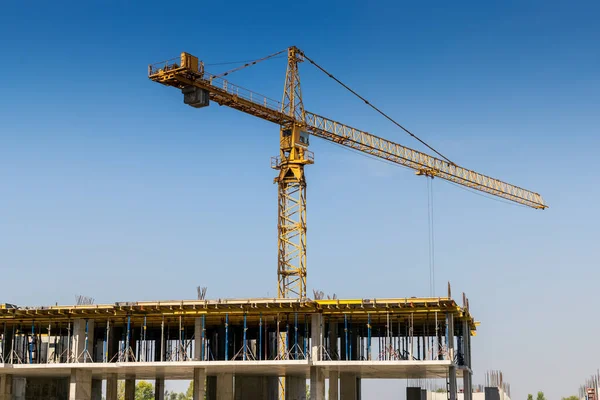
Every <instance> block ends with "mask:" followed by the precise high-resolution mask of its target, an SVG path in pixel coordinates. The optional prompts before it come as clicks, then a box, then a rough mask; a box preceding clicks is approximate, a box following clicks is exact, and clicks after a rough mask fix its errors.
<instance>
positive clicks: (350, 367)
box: [0, 360, 463, 380]
mask: <svg viewBox="0 0 600 400" xmlns="http://www.w3.org/2000/svg"><path fill="white" fill-rule="evenodd" d="M452 365H453V364H452V363H451V362H450V361H445V360H442V361H315V362H310V361H306V360H297V361H296V360H292V361H174V362H164V361H163V362H127V363H71V364H14V365H13V364H3V365H2V366H0V374H7V375H14V376H20V377H70V376H71V370H72V369H73V368H76V369H81V370H85V371H90V370H91V372H92V376H93V378H94V379H106V378H107V377H108V376H109V375H111V374H116V375H117V376H118V378H119V379H125V378H128V377H134V378H135V379H149V380H154V379H156V378H164V379H168V380H171V379H174V380H177V379H193V378H194V369H195V368H202V369H204V370H205V371H206V375H207V376H216V375H219V374H234V375H237V374H241V375H258V376H286V375H293V376H302V377H304V378H306V379H310V367H311V366H316V367H321V368H322V369H323V374H324V376H325V378H328V377H329V371H335V372H337V373H338V374H339V373H352V374H355V375H356V376H357V377H359V378H363V379H378V378H381V379H386V378H388V379H409V378H410V379H417V378H422V379H424V378H445V377H446V376H447V374H448V371H449V369H450V366H452ZM456 374H457V376H459V377H462V375H463V370H462V369H460V368H456Z"/></svg>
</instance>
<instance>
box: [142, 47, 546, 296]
mask: <svg viewBox="0 0 600 400" xmlns="http://www.w3.org/2000/svg"><path fill="white" fill-rule="evenodd" d="M287 53H288V63H287V73H286V80H285V85H284V95H283V101H282V102H279V101H277V100H273V99H270V98H268V97H266V96H263V95H260V94H258V93H256V92H253V91H251V90H248V89H245V88H242V87H240V86H237V85H234V84H232V83H231V82H229V81H228V80H226V79H224V76H226V75H227V74H228V73H224V74H220V75H211V74H209V73H207V72H205V71H204V64H203V63H202V62H199V61H198V58H197V57H195V56H192V55H191V54H189V53H182V54H181V57H180V58H177V59H173V60H168V61H165V62H161V63H158V64H154V65H150V66H149V68H148V76H149V78H150V79H151V80H152V81H155V82H158V83H161V84H163V85H166V86H173V87H176V88H179V89H181V91H182V92H183V94H184V102H185V103H186V104H188V105H190V106H192V107H196V108H201V107H205V106H208V105H209V103H210V101H214V102H216V103H218V104H220V105H224V106H228V107H231V108H234V109H236V110H239V111H242V112H245V113H247V114H250V115H253V116H256V117H259V118H261V119H264V120H267V121H271V122H273V123H275V124H278V125H279V126H280V154H279V156H278V157H274V158H273V159H272V160H271V166H272V167H273V168H274V169H277V170H278V171H279V175H278V176H277V177H276V178H275V182H276V183H277V184H278V189H279V190H278V194H279V203H278V204H279V213H278V230H279V237H278V269H277V272H278V296H279V297H280V298H288V297H299V298H305V297H306V296H307V292H306V179H305V176H304V166H305V165H307V164H312V163H313V162H314V155H313V153H312V152H311V151H310V150H308V146H309V136H315V137H318V138H321V139H325V140H328V141H330V142H333V143H337V144H339V145H342V146H345V147H349V148H352V149H354V150H358V151H360V152H363V153H366V154H369V155H371V156H374V157H378V158H381V159H384V160H387V161H389V162H392V163H395V164H399V165H402V166H404V167H408V168H410V169H412V170H414V171H416V173H417V174H418V175H424V176H426V177H430V178H434V177H438V178H441V179H444V180H447V181H450V182H453V183H455V184H458V185H461V186H465V187H468V188H471V189H474V190H477V191H480V192H484V193H488V194H491V195H494V196H497V197H500V198H503V199H506V200H509V201H511V202H514V203H518V204H521V205H524V206H528V207H532V208H536V209H544V208H546V207H547V205H546V204H545V203H544V200H543V199H542V197H541V196H540V195H539V194H538V193H535V192H532V191H529V190H526V189H523V188H521V187H518V186H515V185H511V184H509V183H506V182H503V181H501V180H498V179H495V178H492V177H489V176H486V175H483V174H480V173H478V172H475V171H472V170H469V169H466V168H463V167H460V166H458V165H456V164H454V163H451V162H449V161H446V160H442V159H440V158H436V157H433V156H430V155H428V154H426V153H423V152H420V151H417V150H414V149H411V148H408V147H406V146H402V145H400V144H398V143H394V142H392V141H390V140H386V139H384V138H381V137H379V136H375V135H373V134H370V133H367V132H365V131H362V130H360V129H356V128H353V127H350V126H348V125H344V124H341V123H339V122H336V121H334V120H331V119H328V118H325V117H323V116H320V115H317V114H314V113H311V112H308V111H306V110H305V109H304V106H303V101H302V92H301V88H300V75H299V72H298V64H299V63H300V62H302V61H304V53H303V52H302V51H301V50H299V49H298V48H296V47H290V48H289V49H288V50H287ZM278 54H281V52H279V53H276V54H274V55H272V56H275V55H278ZM272 56H269V57H272ZM269 57H266V58H265V59H267V58H269ZM252 64H255V63H252ZM247 65H248V64H247ZM237 69H240V68H237ZM237 69H236V70H237Z"/></svg>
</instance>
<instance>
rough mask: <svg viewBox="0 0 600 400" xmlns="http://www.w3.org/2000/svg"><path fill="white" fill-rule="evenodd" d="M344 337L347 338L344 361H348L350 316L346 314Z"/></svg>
mask: <svg viewBox="0 0 600 400" xmlns="http://www.w3.org/2000/svg"><path fill="white" fill-rule="evenodd" d="M344 336H345V338H346V346H345V350H344V353H345V357H344V359H345V360H346V361H348V314H344Z"/></svg>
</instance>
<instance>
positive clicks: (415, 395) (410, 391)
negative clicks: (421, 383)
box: [406, 386, 421, 400]
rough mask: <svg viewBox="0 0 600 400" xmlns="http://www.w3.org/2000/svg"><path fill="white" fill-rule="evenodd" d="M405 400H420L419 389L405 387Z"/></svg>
mask: <svg viewBox="0 0 600 400" xmlns="http://www.w3.org/2000/svg"><path fill="white" fill-rule="evenodd" d="M406 400H421V388H420V387H418V386H417V387H407V388H406Z"/></svg>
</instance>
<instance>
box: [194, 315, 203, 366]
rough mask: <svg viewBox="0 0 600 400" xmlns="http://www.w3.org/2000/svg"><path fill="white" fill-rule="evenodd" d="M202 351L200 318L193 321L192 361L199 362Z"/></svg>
mask: <svg viewBox="0 0 600 400" xmlns="http://www.w3.org/2000/svg"><path fill="white" fill-rule="evenodd" d="M201 350H202V318H196V319H194V361H200V355H201V354H202V353H201Z"/></svg>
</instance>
